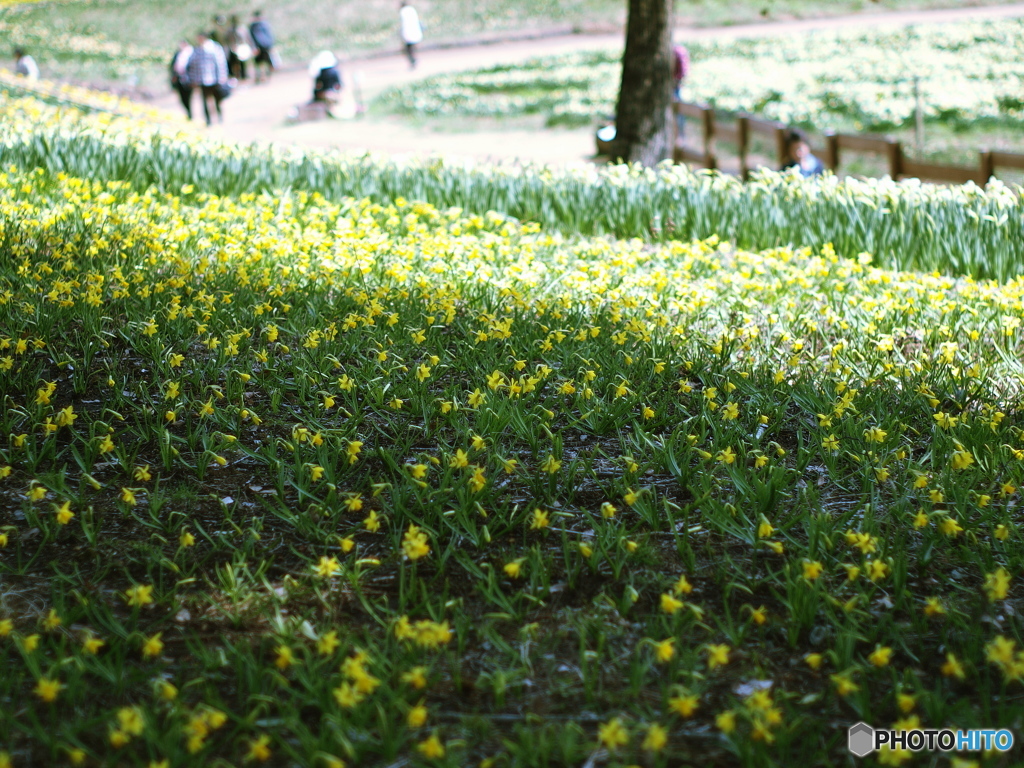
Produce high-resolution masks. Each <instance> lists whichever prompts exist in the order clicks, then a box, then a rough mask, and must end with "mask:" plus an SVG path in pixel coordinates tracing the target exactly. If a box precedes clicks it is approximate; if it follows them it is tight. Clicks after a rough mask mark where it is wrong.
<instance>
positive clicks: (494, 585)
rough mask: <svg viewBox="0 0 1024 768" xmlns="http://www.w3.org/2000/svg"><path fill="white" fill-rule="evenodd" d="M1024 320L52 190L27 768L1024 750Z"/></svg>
mask: <svg viewBox="0 0 1024 768" xmlns="http://www.w3.org/2000/svg"><path fill="white" fill-rule="evenodd" d="M1022 296H1024V281H1012V282H1009V283H1006V284H996V283H991V282H978V281H974V280H971V279H969V278H961V279H955V278H952V277H943V276H939V275H923V274H917V273H909V272H894V271H887V270H884V269H879V268H877V267H875V266H874V265H873V264H872V260H871V258H870V257H869V256H868V255H866V254H864V255H862V256H861V257H860V258H858V259H854V260H848V259H842V258H840V257H838V256H837V255H836V254H835V253H834V251H833V250H832V249H831V248H830V247H824V248H821V249H818V250H815V251H812V250H810V249H792V248H788V247H787V248H773V249H770V250H765V251H762V252H750V251H744V250H738V249H736V248H735V247H734V246H732V245H730V244H728V243H725V242H720V241H718V240H717V239H716V238H712V239H709V240H705V241H703V242H670V243H667V244H663V245H651V244H645V243H644V242H642V241H640V240H609V239H601V238H596V239H578V238H565V237H563V236H561V235H558V234H554V233H550V232H546V231H544V230H542V229H541V228H539V227H537V226H535V225H531V224H520V223H517V222H516V221H514V220H511V219H508V218H506V217H505V216H502V215H500V214H495V213H490V214H482V215H471V214H467V213H465V212H463V211H460V210H458V209H437V208H434V207H432V206H430V205H428V204H425V203H412V202H407V201H405V200H395V201H394V202H393V203H392V204H387V205H381V204H378V203H375V202H372V201H370V200H365V199H364V200H355V199H351V198H348V199H344V200H340V201H337V202H331V201H329V200H327V199H326V198H324V197H322V196H321V195H319V194H316V193H307V192H301V191H300V192H291V193H278V194H270V193H266V194H249V193H244V194H241V195H239V196H238V197H237V198H226V197H217V196H212V195H209V194H206V193H204V192H203V191H202V190H201V189H196V188H193V187H191V186H186V187H185V188H183V189H180V190H178V191H177V193H176V194H168V193H164V192H159V191H156V190H146V191H140V190H138V189H136V188H135V186H133V185H131V184H129V183H127V182H124V181H106V180H102V179H97V180H92V181H88V180H81V179H77V178H74V177H71V176H67V175H64V174H51V173H48V172H46V171H44V170H35V171H28V172H22V171H17V170H9V171H8V172H7V173H6V174H4V175H2V176H0V318H2V324H0V392H2V393H3V398H4V408H3V409H2V413H0V435H2V436H3V437H2V438H0V478H2V479H0V510H2V511H0V569H2V573H3V576H4V583H5V589H4V592H3V596H2V598H0V664H2V665H3V668H4V670H5V673H4V675H0V711H3V712H4V717H3V718H0V761H2V764H3V765H5V766H6V765H15V766H20V765H37V764H50V763H60V762H64V761H67V762H70V763H71V764H100V765H149V766H165V765H166V766H171V765H195V764H213V762H214V761H215V760H218V759H221V760H224V761H227V762H231V763H232V764H237V763H239V762H245V763H253V764H256V763H268V764H279V765H293V764H302V765H324V766H342V765H346V764H348V765H370V766H374V765H379V766H385V765H395V764H404V763H406V762H411V763H414V764H429V765H450V766H456V765H468V764H482V765H489V766H496V765H524V766H525V765H550V764H556V763H557V764H569V765H580V764H583V763H584V762H586V761H587V759H588V757H589V758H590V759H592V760H602V761H604V762H606V763H608V764H611V765H629V764H634V763H641V762H643V763H646V764H652V765H664V764H679V763H680V762H683V761H694V760H695V761H701V762H706V761H707V762H712V763H714V764H716V765H731V764H736V765H745V766H755V765H756V766H760V765H767V764H784V765H808V766H811V765H824V764H835V763H837V762H840V761H843V760H846V759H848V758H847V757H846V752H845V742H844V741H843V739H842V738H841V735H842V733H843V731H840V730H837V729H841V728H845V726H846V725H849V724H851V723H853V722H856V721H858V720H864V721H867V722H871V723H874V724H876V725H881V724H889V723H894V722H898V723H900V724H902V725H903V726H911V725H913V726H917V725H921V726H924V727H941V726H950V725H955V726H959V727H970V726H979V727H1015V726H1016V724H1017V723H1019V719H1020V716H1021V714H1022V712H1021V705H1020V689H1019V686H1020V685H1021V682H1020V681H1021V677H1022V675H1024V650H1022V649H1021V647H1020V645H1019V644H1020V643H1021V640H1022V638H1021V621H1020V616H1021V609H1020V607H1019V594H1018V592H1019V584H1018V581H1019V575H1020V572H1021V568H1022V564H1024V547H1022V544H1021V535H1022V531H1021V519H1020V514H1019V510H1018V497H1019V492H1018V488H1020V487H1021V483H1022V482H1024V441H1022V431H1021V415H1020V412H1019V406H1018V404H1019V402H1020V396H1021V381H1022V379H1021V368H1020V362H1019V360H1020V355H1021V334H1022V331H1021V328H1020V326H1021V320H1022V318H1024V302H1022ZM837 734H838V735H837ZM595 755H596V757H595ZM911 758H912V755H911V753H909V752H906V751H901V750H897V751H886V752H883V753H882V754H881V755H880V756H879V759H880V760H882V761H883V762H884V763H885V764H900V763H902V762H905V761H907V760H910V759H911ZM997 764H998V763H997Z"/></svg>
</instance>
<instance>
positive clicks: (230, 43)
mask: <svg viewBox="0 0 1024 768" xmlns="http://www.w3.org/2000/svg"><path fill="white" fill-rule="evenodd" d="M225 37H226V39H227V49H228V72H229V73H230V75H231V77H233V78H235V79H237V80H240V81H244V80H245V78H246V64H247V63H248V61H249V59H251V58H252V38H251V37H250V36H249V30H248V29H246V28H245V25H244V24H242V23H240V22H239V21H238V16H231V17H230V18H229V19H228V30H227V32H226V33H225Z"/></svg>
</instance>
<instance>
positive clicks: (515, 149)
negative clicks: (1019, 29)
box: [156, 3, 1024, 164]
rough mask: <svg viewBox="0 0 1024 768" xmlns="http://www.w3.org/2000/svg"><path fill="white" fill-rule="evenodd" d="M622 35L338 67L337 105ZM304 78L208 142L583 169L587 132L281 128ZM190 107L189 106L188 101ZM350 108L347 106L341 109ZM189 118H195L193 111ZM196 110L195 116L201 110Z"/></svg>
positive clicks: (277, 80)
mask: <svg viewBox="0 0 1024 768" xmlns="http://www.w3.org/2000/svg"><path fill="white" fill-rule="evenodd" d="M1021 16H1024V3H1016V4H1012V5H1003V6H989V7H982V8H956V9H949V10H938V11H908V12H894V13H872V14H857V15H851V16H839V17H832V18H822V19H808V20H799V21H784V22H774V23H764V24H748V25H737V26H732V27H715V28H681V29H677V30H676V34H675V38H676V39H677V40H679V41H680V42H684V43H685V42H686V41H689V40H706V39H723V40H728V39H735V38H740V37H754V36H772V35H779V34H786V33H804V32H809V31H812V30H823V29H842V28H853V27H866V26H881V25H892V26H905V25H908V24H912V23H931V22H935V23H938V22H955V21H962V20H967V19H971V20H974V19H998V18H1011V17H1021ZM623 39H624V38H623V34H622V33H615V34H589V35H588V34H558V35H554V36H551V37H545V38H531V39H524V40H516V41H508V42H489V43H485V44H479V45H467V46H459V47H448V48H443V49H434V50H428V49H425V50H423V51H421V53H420V56H419V65H418V66H417V68H416V69H415V70H410V69H409V66H408V63H407V61H406V59H405V58H404V56H402V55H400V54H398V53H395V54H388V55H376V56H372V57H366V58H362V59H356V60H352V61H349V62H343V65H342V67H343V72H344V75H345V77H346V89H345V96H346V98H348V99H351V98H352V93H353V89H352V88H351V82H352V78H353V77H356V78H358V79H359V80H360V82H361V91H362V98H363V101H364V102H365V103H367V104H369V103H370V102H372V100H373V99H374V97H376V96H377V95H378V94H380V93H381V92H382V91H384V90H386V89H387V88H390V87H392V86H395V85H401V84H406V83H410V82H415V81H416V80H419V79H422V78H424V77H428V76H430V75H435V74H441V73H450V72H459V71H465V70H472V69H478V68H480V67H485V66H488V65H492V64H498V63H503V64H506V63H516V62H521V61H525V60H527V59H530V58H534V57H537V56H551V55H557V54H562V53H571V52H574V51H581V50H598V49H606V50H609V49H617V48H621V46H622V44H623ZM311 83H312V81H311V78H310V77H309V75H308V73H307V72H306V70H305V67H302V68H296V69H290V70H285V71H280V72H277V73H275V75H274V78H273V79H272V80H271V81H270V83H265V84H263V85H259V86H252V85H248V86H247V85H242V86H241V87H239V88H238V89H236V91H235V93H234V94H233V95H232V96H231V98H230V99H229V100H227V101H226V102H224V113H225V122H224V125H223V126H215V127H214V128H213V129H211V132H212V133H213V134H214V135H219V136H222V137H224V138H227V139H230V140H234V141H240V142H251V141H256V140H270V141H274V142H278V143H283V144H294V145H299V146H307V147H320V148H325V147H334V148H338V149H342V150H347V151H359V152H365V151H370V152H385V153H388V154H391V155H396V156H404V155H419V156H426V155H431V154H443V155H445V156H447V157H451V158H472V159H474V160H478V161H479V160H486V161H499V160H508V159H513V158H515V159H518V160H520V161H523V162H533V163H548V164H562V163H583V162H587V161H589V160H590V159H591V158H592V156H593V152H594V138H593V129H592V128H583V129H576V130H567V129H555V130H525V129H501V128H495V129H492V130H477V131H473V132H454V131H451V130H449V131H439V130H431V129H429V128H416V127H415V126H412V125H410V123H409V121H407V120H403V119H401V118H398V117H392V116H387V115H374V114H372V113H369V114H366V115H363V116H361V117H358V118H353V119H338V120H325V121H319V122H311V123H301V124H297V125H289V124H287V123H286V121H285V118H286V116H287V115H288V113H289V111H290V110H291V109H292V108H293V107H295V106H296V105H298V104H299V103H301V102H304V101H307V100H308V99H309V98H310V95H311ZM196 102H197V103H196V105H195V106H198V99H196ZM156 106H160V107H163V108H165V109H171V110H179V111H180V109H181V107H180V104H179V103H178V102H177V98H176V96H175V95H173V94H170V93H168V94H167V95H165V96H162V97H160V98H159V99H157V100H156ZM349 107H350V109H351V104H350V105H349ZM193 111H194V112H196V110H195V109H193ZM200 111H201V110H200Z"/></svg>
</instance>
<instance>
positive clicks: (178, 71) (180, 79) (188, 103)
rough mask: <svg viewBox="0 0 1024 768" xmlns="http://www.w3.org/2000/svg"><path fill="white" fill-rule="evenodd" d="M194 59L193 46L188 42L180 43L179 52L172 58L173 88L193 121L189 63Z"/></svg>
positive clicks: (182, 41)
mask: <svg viewBox="0 0 1024 768" xmlns="http://www.w3.org/2000/svg"><path fill="white" fill-rule="evenodd" d="M191 58H192V46H191V44H189V42H188V40H181V41H180V42H179V43H178V50H177V51H175V52H174V56H173V57H171V88H173V89H174V90H175V91H177V92H178V98H180V99H181V106H183V107H184V108H185V114H186V115H188V119H189V120H191V119H192V84H191V83H189V81H188V73H187V71H186V70H187V69H188V62H189V59H191Z"/></svg>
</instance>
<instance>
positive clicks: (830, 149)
mask: <svg viewBox="0 0 1024 768" xmlns="http://www.w3.org/2000/svg"><path fill="white" fill-rule="evenodd" d="M825 167H827V168H828V169H829V170H830V171H832V173H835V172H836V171H837V170H839V137H838V136H836V132H835V131H829V132H828V133H826V134H825Z"/></svg>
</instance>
